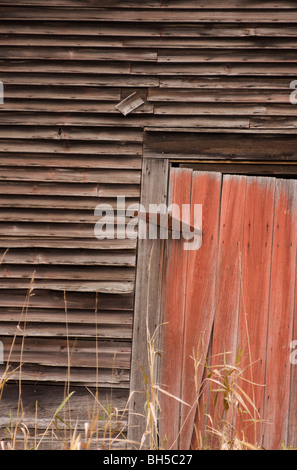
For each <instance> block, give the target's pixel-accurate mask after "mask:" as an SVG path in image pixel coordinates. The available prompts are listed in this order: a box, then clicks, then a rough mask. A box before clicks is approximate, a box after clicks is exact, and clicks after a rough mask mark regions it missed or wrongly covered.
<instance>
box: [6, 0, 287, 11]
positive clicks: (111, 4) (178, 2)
mask: <svg viewBox="0 0 297 470" xmlns="http://www.w3.org/2000/svg"><path fill="white" fill-rule="evenodd" d="M2 4H3V5H20V6H24V5H39V6H47V5H48V3H47V2H46V1H45V0H13V1H12V2H9V1H7V0H3V1H2ZM51 5H53V6H62V7H64V6H66V7H70V6H71V7H82V6H83V7H89V8H95V7H98V6H100V7H101V8H107V7H108V8H125V9H128V8H147V7H148V6H149V7H150V8H161V9H163V8H164V9H167V8H176V9H181V10H182V9H187V8H195V9H197V10H200V9H230V8H240V9H252V8H257V9H258V8H259V9H261V10H263V9H279V8H294V7H295V2H294V1H292V0H284V1H280V0H278V1H270V0H268V1H267V0H266V1H265V3H264V2H263V1H262V2H261V1H259V0H251V1H250V2H248V3H246V2H245V1H244V0H229V1H228V2H226V3H221V2H220V1H218V0H211V1H209V2H199V3H197V1H195V0H171V1H170V3H168V1H166V0H151V1H150V2H149V5H147V4H146V3H143V2H140V1H139V0H129V1H125V2H122V1H121V0H100V1H99V0H60V1H59V0H52V2H51Z"/></svg>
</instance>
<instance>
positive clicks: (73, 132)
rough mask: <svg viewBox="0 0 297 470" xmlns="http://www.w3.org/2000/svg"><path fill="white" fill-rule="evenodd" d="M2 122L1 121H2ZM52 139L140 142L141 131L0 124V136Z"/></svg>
mask: <svg viewBox="0 0 297 470" xmlns="http://www.w3.org/2000/svg"><path fill="white" fill-rule="evenodd" d="M2 124H3V123H2ZM18 137H19V138H22V139H37V140H40V139H50V140H51V139H53V140H80V141H83V140H91V141H100V142H121V143H123V144H124V143H125V142H129V143H137V142H138V143H139V142H142V132H141V131H139V130H137V129H108V128H107V129H102V128H101V129H98V128H91V127H86V128H81V127H67V128H60V129H57V128H53V127H33V128H31V127H16V126H14V127H13V128H12V127H11V126H5V125H2V126H0V138H6V139H8V138H13V139H16V138H18Z"/></svg>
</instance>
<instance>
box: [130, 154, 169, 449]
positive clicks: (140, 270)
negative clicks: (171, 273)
mask: <svg viewBox="0 0 297 470" xmlns="http://www.w3.org/2000/svg"><path fill="white" fill-rule="evenodd" d="M168 170H169V162H168V160H163V159H145V160H144V163H143V168H142V194H141V204H142V205H143V206H144V207H145V208H146V210H149V204H162V203H163V204H164V203H166V202H167V186H168ZM164 242H165V240H161V239H160V237H157V239H154V240H150V239H149V238H148V236H147V237H146V239H141V240H139V241H138V256H137V276H136V286H135V310H134V312H135V313H134V315H135V316H134V327H133V346H132V362H131V380H130V391H131V397H130V407H129V426H128V442H129V444H128V445H129V447H131V448H133V446H134V445H133V444H132V442H133V443H135V447H136V448H139V443H140V442H141V440H142V438H143V436H144V433H145V430H146V418H145V416H144V415H145V402H146V395H145V391H146V383H145V378H144V374H145V375H146V376H147V377H149V375H150V373H149V361H148V345H147V340H148V336H147V333H148V332H149V335H150V336H152V335H153V334H154V332H155V330H156V328H157V327H158V326H159V325H160V321H161V312H160V311H161V308H160V305H161V290H162V272H163V251H164ZM157 273H158V274H157ZM155 347H156V348H158V344H155ZM154 373H155V378H156V377H157V370H156V369H155V372H154ZM146 445H147V442H146V441H145V443H144V446H145V447H146Z"/></svg>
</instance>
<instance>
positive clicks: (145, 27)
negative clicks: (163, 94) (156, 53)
mask: <svg viewBox="0 0 297 470" xmlns="http://www.w3.org/2000/svg"><path fill="white" fill-rule="evenodd" d="M221 5H222V6H223V4H222V3H221ZM0 34H10V35H14V36H15V37H16V36H17V35H21V34H24V35H28V36H29V35H49V36H50V38H51V40H55V36H60V37H61V36H62V37H64V38H67V36H68V37H71V38H75V37H76V36H81V37H82V36H84V37H89V38H90V37H93V38H98V37H112V38H113V40H115V39H114V38H118V39H121V40H122V41H124V40H125V39H126V38H134V37H143V38H160V37H162V38H164V37H165V38H166V37H170V38H176V37H181V38H212V37H214V38H218V37H220V38H230V37H231V38H249V37H251V38H261V37H263V38H273V37H277V38H295V37H296V36H297V27H296V26H294V25H293V24H281V23H275V24H269V23H268V24H265V23H262V22H260V23H254V22H252V23H250V24H240V23H239V24H238V23H237V22H236V21H234V20H232V18H230V20H229V21H228V22H227V23H226V24H220V23H216V22H213V23H207V24H203V23H200V24H197V23H194V24H192V23H191V22H188V23H181V24H177V23H176V22H174V23H172V24H166V23H164V22H163V23H162V22H159V23H156V22H154V23H143V22H142V23H140V24H139V23H138V22H135V21H134V22H133V21H132V20H131V21H129V22H124V23H121V22H115V23H112V22H104V23H99V24H98V23H94V22H93V23H89V22H84V21H82V20H81V21H79V19H77V20H73V21H71V23H70V22H67V21H63V20H61V21H59V22H55V21H45V20H39V21H31V22H24V21H15V20H13V19H11V20H7V19H6V20H4V21H0Z"/></svg>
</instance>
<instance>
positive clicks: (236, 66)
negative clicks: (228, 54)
mask: <svg viewBox="0 0 297 470" xmlns="http://www.w3.org/2000/svg"><path fill="white" fill-rule="evenodd" d="M238 58H239V60H238V62H237V61H236V62H232V60H230V58H229V60H227V58H226V59H225V61H223V62H213V63H208V61H207V60H206V61H205V63H196V60H195V59H194V60H193V63H185V61H184V60H183V61H182V62H180V63H172V62H171V63H170V62H169V63H166V62H159V63H158V64H152V65H150V66H149V67H147V64H137V63H136V64H132V65H131V73H132V74H137V75H138V74H141V75H152V74H154V75H156V76H161V75H175V76H184V75H189V76H196V75H198V76H228V77H230V76H231V77H232V76H234V77H239V76H248V77H249V76H252V77H255V76H260V77H261V76H265V77H266V76H268V77H283V76H284V75H290V74H292V75H293V76H295V75H296V73H297V67H296V64H295V62H293V63H289V62H285V61H284V62H283V61H282V60H279V62H273V61H272V62H267V61H266V60H265V61H264V62H263V61H262V62H261V61H259V63H258V62H255V63H256V64H257V66H256V67H251V66H250V65H249V64H248V63H244V62H243V61H242V60H241V59H240V57H238ZM15 67H16V68H17V67H18V66H15ZM0 70H1V63H0ZM290 82H291V80H290V81H289V83H290Z"/></svg>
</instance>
